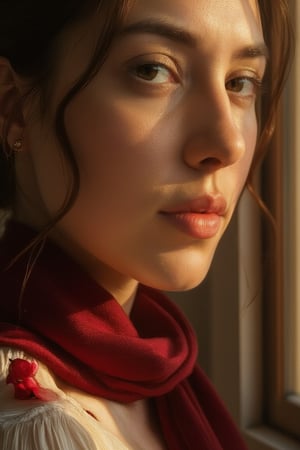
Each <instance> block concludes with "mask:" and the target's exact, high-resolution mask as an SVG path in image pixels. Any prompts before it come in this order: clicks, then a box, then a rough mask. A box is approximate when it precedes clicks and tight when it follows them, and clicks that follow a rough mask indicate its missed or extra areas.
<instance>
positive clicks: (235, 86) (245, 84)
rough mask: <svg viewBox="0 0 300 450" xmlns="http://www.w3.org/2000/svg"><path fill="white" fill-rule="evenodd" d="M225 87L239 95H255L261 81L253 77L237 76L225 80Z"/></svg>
mask: <svg viewBox="0 0 300 450" xmlns="http://www.w3.org/2000/svg"><path fill="white" fill-rule="evenodd" d="M225 86H226V89H227V90H228V91H230V92H232V93H233V94H238V95H239V96H241V97H254V96H256V95H257V94H258V93H259V91H260V89H261V86H262V81H261V80H260V79H258V78H255V77H237V78H233V79H232V80H229V81H227V83H226V85H225Z"/></svg>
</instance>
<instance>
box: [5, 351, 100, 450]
mask: <svg viewBox="0 0 300 450" xmlns="http://www.w3.org/2000/svg"><path fill="white" fill-rule="evenodd" d="M16 358H21V359H24V360H28V361H30V357H29V356H28V355H26V354H24V352H22V351H19V350H14V349H10V348H0V448H1V449H6V450H13V449H19V450H23V449H24V450H25V449H26V450H27V449H28V450H30V449H33V448H34V449H37V450H52V449H58V448H63V449H65V450H79V449H80V450H82V449H84V448H89V449H92V450H93V449H95V448H96V447H95V446H94V444H93V442H92V440H91V438H90V436H89V434H88V433H87V432H86V431H85V429H84V428H83V427H82V426H81V425H80V424H79V423H78V421H77V420H76V419H75V418H74V417H72V415H70V414H68V413H67V411H66V406H65V404H64V396H63V395H57V400H56V401H51V402H44V401H41V400H37V399H28V400H18V399H15V398H14V390H13V386H11V385H7V384H6V377H7V374H8V370H9V365H10V363H11V360H12V359H16ZM43 375H44V376H43V378H45V374H43ZM47 381H48V386H47V387H49V388H50V389H51V388H53V387H54V386H53V380H52V383H51V377H50V376H49V377H48V380H47Z"/></svg>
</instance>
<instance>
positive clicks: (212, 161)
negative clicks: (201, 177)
mask: <svg viewBox="0 0 300 450" xmlns="http://www.w3.org/2000/svg"><path fill="white" fill-rule="evenodd" d="M199 165H201V166H202V165H205V166H212V167H218V166H221V165H222V163H221V161H220V160H219V159H218V158H212V157H209V158H204V159H202V160H201V161H200V162H199Z"/></svg>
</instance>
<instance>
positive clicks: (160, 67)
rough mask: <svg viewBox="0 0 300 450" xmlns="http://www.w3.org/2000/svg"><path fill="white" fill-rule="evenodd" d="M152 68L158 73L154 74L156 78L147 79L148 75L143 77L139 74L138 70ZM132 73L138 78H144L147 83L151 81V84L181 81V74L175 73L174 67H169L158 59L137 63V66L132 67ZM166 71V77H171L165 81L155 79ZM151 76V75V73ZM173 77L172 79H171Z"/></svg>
mask: <svg viewBox="0 0 300 450" xmlns="http://www.w3.org/2000/svg"><path fill="white" fill-rule="evenodd" d="M145 68H147V69H152V70H154V71H156V74H155V76H154V78H151V79H147V77H146V76H145V77H143V76H141V75H140V74H138V72H139V71H140V70H141V69H145ZM130 71H131V73H132V74H133V75H134V76H135V77H136V78H138V79H141V80H143V81H144V82H146V83H149V84H150V83H151V84H157V85H162V84H165V83H167V82H171V83H172V82H175V83H176V82H179V76H178V75H177V74H176V73H175V71H174V70H173V69H171V68H170V67H168V66H167V65H166V64H163V63H161V62H157V61H149V62H145V63H142V64H137V65H135V66H133V67H132V68H131V69H130ZM162 72H165V74H166V77H167V78H169V79H168V80H164V81H158V82H157V81H153V80H154V79H155V78H157V76H159V74H160V73H162ZM150 77H151V75H150ZM170 79H171V80H170Z"/></svg>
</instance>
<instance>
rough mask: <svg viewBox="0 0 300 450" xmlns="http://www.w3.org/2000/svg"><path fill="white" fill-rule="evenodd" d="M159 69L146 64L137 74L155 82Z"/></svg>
mask: <svg viewBox="0 0 300 450" xmlns="http://www.w3.org/2000/svg"><path fill="white" fill-rule="evenodd" d="M157 71H158V68H157V66H154V65H153V64H145V65H143V66H141V67H139V68H138V70H137V74H138V75H139V76H141V77H142V78H145V79H147V80H153V78H155V77H156V75H157Z"/></svg>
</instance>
